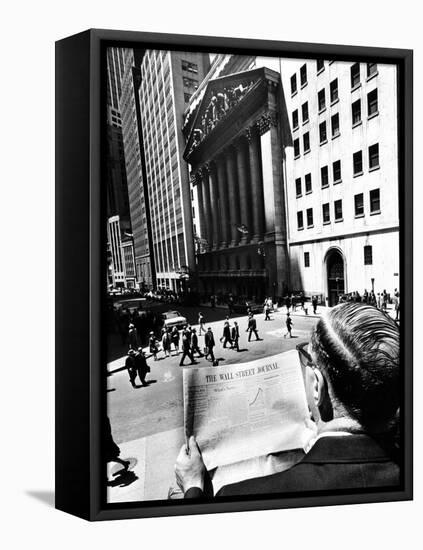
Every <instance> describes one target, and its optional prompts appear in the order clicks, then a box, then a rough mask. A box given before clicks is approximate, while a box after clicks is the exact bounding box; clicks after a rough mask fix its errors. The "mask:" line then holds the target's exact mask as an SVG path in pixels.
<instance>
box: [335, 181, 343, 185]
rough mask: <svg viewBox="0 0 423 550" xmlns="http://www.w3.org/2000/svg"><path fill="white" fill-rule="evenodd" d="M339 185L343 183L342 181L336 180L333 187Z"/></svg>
mask: <svg viewBox="0 0 423 550" xmlns="http://www.w3.org/2000/svg"><path fill="white" fill-rule="evenodd" d="M338 183H342V180H336V181H334V182H333V185H338Z"/></svg>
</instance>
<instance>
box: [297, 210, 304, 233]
mask: <svg viewBox="0 0 423 550" xmlns="http://www.w3.org/2000/svg"><path fill="white" fill-rule="evenodd" d="M297 226H298V229H304V220H303V213H302V211H301V212H297Z"/></svg>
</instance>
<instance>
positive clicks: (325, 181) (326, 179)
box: [320, 166, 329, 188]
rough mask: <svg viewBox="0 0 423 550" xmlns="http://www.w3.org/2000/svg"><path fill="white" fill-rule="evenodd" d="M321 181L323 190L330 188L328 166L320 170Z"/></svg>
mask: <svg viewBox="0 0 423 550" xmlns="http://www.w3.org/2000/svg"><path fill="white" fill-rule="evenodd" d="M320 179H321V182H322V188H324V187H328V186H329V170H328V167H327V166H322V168H320Z"/></svg>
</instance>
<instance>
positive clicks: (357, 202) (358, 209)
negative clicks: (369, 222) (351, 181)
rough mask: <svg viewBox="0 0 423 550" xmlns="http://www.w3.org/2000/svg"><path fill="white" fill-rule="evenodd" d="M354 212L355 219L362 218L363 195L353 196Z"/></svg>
mask: <svg viewBox="0 0 423 550" xmlns="http://www.w3.org/2000/svg"><path fill="white" fill-rule="evenodd" d="M354 211H355V217H356V218H360V217H362V216H364V195H363V193H359V194H358V195H354Z"/></svg>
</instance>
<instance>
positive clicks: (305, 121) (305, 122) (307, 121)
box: [303, 118, 310, 126]
mask: <svg viewBox="0 0 423 550" xmlns="http://www.w3.org/2000/svg"><path fill="white" fill-rule="evenodd" d="M309 122H310V119H309V118H308V119H307V120H303V126H304V125H305V124H308V123H309Z"/></svg>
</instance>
